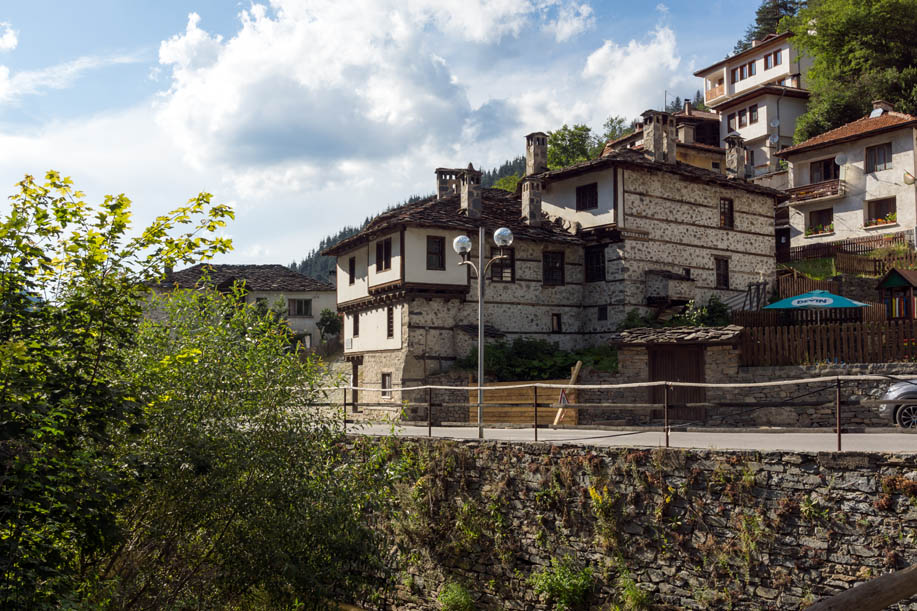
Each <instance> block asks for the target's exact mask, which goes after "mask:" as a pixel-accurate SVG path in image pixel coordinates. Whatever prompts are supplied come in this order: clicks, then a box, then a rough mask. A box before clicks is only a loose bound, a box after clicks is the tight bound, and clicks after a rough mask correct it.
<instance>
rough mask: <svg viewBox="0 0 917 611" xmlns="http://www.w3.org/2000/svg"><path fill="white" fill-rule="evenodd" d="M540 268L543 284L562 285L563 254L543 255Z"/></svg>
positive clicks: (549, 253)
mask: <svg viewBox="0 0 917 611" xmlns="http://www.w3.org/2000/svg"><path fill="white" fill-rule="evenodd" d="M541 267H542V281H543V282H544V284H547V285H561V284H563V283H564V253H562V252H546V253H544V255H543V259H542V266H541Z"/></svg>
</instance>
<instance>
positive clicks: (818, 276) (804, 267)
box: [781, 257, 837, 280]
mask: <svg viewBox="0 0 917 611" xmlns="http://www.w3.org/2000/svg"><path fill="white" fill-rule="evenodd" d="M781 267H783V268H784V269H795V270H796V271H797V272H798V273H799V274H801V275H803V276H805V277H806V278H812V279H813V280H828V279H829V278H832V277H834V276H836V275H837V270H836V269H835V267H834V257H825V258H824V259H805V260H804V261H794V262H792V263H783V264H782V265H781Z"/></svg>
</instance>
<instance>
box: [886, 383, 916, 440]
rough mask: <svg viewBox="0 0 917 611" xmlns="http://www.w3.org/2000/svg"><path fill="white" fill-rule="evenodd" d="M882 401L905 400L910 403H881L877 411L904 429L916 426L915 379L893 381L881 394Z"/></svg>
mask: <svg viewBox="0 0 917 611" xmlns="http://www.w3.org/2000/svg"><path fill="white" fill-rule="evenodd" d="M881 400H882V401H890V400H907V401H913V403H910V404H903V405H902V404H897V403H883V404H882V405H881V406H879V413H880V414H883V415H885V416H887V417H888V418H890V419H891V420H892V422H895V423H896V424H897V425H898V426H900V427H901V428H905V429H913V428H917V380H903V381H901V382H895V383H894V384H892V385H891V386H890V387H889V388H888V390H887V391H886V392H885V394H884V395H882V399H881Z"/></svg>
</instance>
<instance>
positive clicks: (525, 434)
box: [347, 424, 917, 453]
mask: <svg viewBox="0 0 917 611" xmlns="http://www.w3.org/2000/svg"><path fill="white" fill-rule="evenodd" d="M347 432H348V433H354V434H359V433H362V434H366V435H388V434H390V433H391V432H392V428H391V427H390V426H388V425H381V424H375V425H361V424H348V425H347ZM395 433H396V434H397V435H399V436H403V437H426V436H427V428H426V427H422V426H401V427H397V428H396V429H395ZM433 437H439V438H446V439H477V437H478V429H477V427H473V426H470V427H434V428H433ZM484 439H485V440H487V439H490V440H500V441H519V442H533V441H534V440H535V437H534V431H533V430H532V429H531V428H510V429H489V428H488V429H484ZM538 441H539V442H547V443H555V444H579V445H594V446H627V447H646V448H657V447H663V446H665V434H664V433H663V432H662V431H620V430H614V431H609V430H596V429H579V428H577V429H538ZM669 445H670V446H671V447H673V448H707V449H715V450H787V451H801V452H806V451H808V452H833V451H835V450H836V449H837V435H835V434H834V432H833V431H831V430H825V431H824V432H815V433H813V432H808V433H798V432H792V433H790V432H779V431H774V430H769V431H767V432H745V431H743V432H732V431H717V432H683V431H672V432H670V433H669ZM841 449H842V450H843V451H845V452H913V453H917V433H898V432H874V433H844V434H843V436H842V439H841Z"/></svg>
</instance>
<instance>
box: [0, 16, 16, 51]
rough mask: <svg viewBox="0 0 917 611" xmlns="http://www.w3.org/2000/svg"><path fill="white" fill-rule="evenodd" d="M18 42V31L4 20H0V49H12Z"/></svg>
mask: <svg viewBox="0 0 917 611" xmlns="http://www.w3.org/2000/svg"><path fill="white" fill-rule="evenodd" d="M18 44H19V32H17V31H16V30H14V29H13V26H12V25H10V24H9V23H7V22H5V21H0V51H12V50H13V49H15V48H16V45H18Z"/></svg>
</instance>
